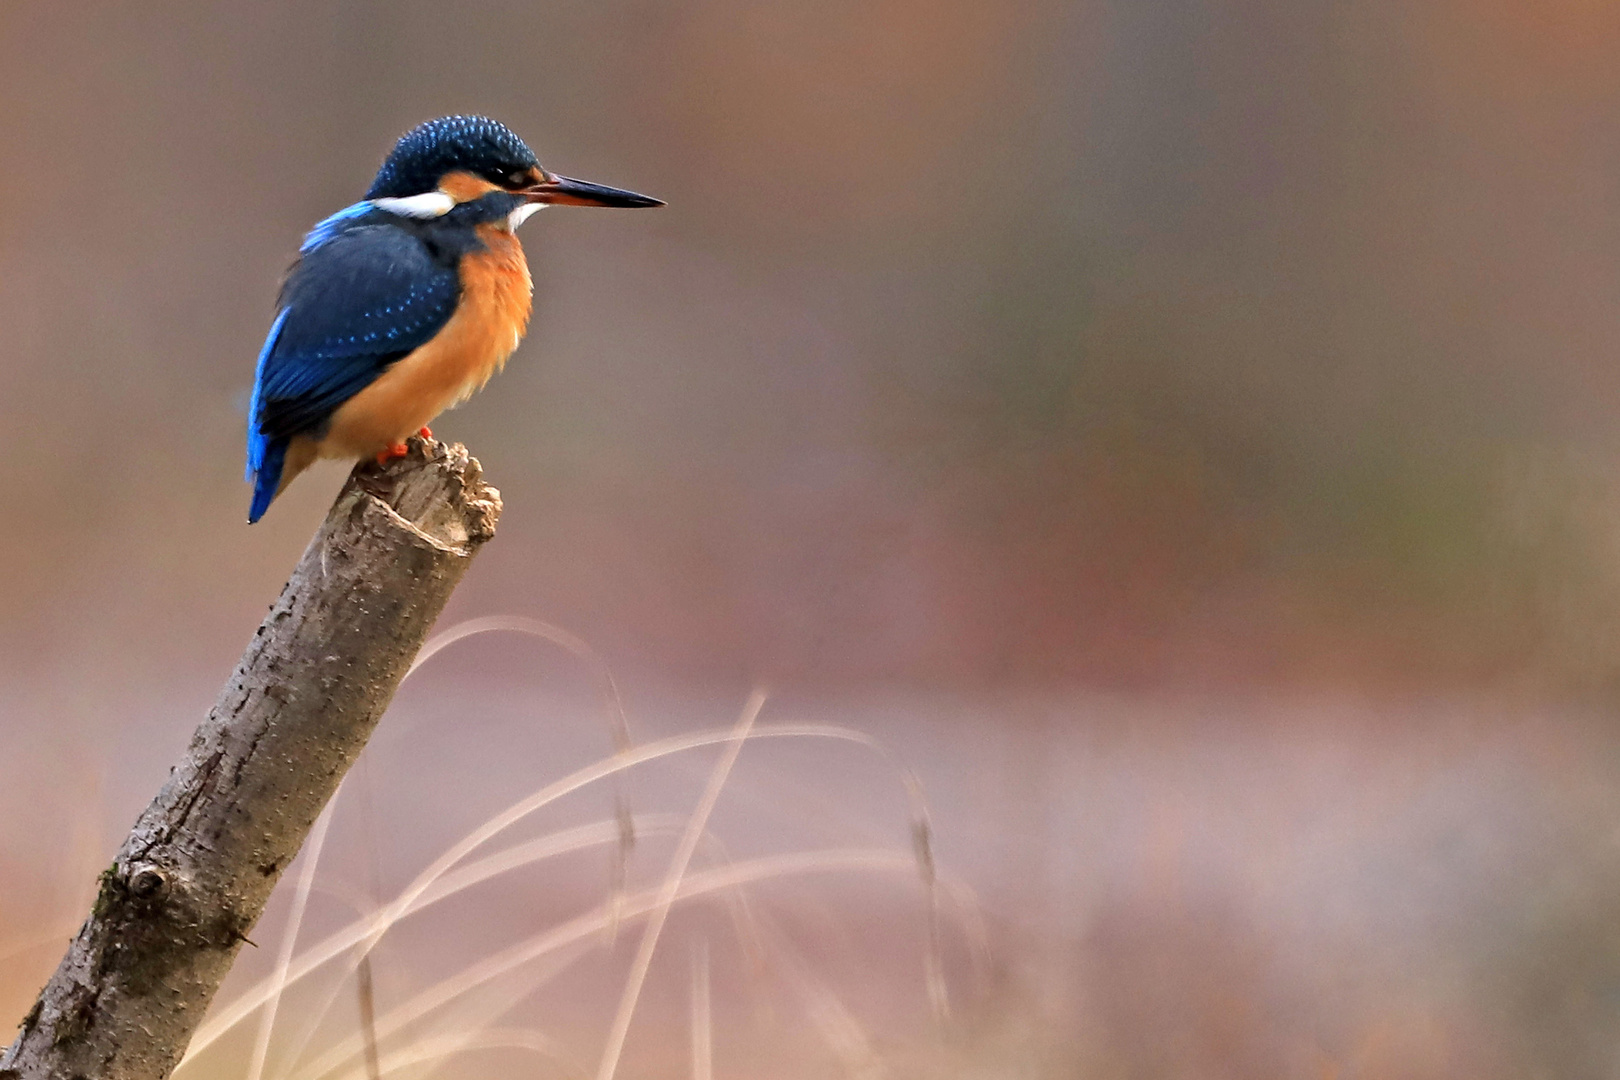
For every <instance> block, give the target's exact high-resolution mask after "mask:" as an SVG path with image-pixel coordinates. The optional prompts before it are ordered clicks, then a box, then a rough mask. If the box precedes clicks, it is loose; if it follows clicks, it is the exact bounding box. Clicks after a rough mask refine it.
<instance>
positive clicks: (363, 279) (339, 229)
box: [248, 204, 471, 521]
mask: <svg viewBox="0 0 1620 1080" xmlns="http://www.w3.org/2000/svg"><path fill="white" fill-rule="evenodd" d="M361 206H362V207H364V209H363V210H362V209H357V208H353V207H351V208H350V209H349V210H347V211H344V212H342V213H340V214H337V215H334V216H333V217H332V218H328V219H327V220H326V221H324V222H322V223H321V224H320V225H318V226H317V227H316V229H315V231H314V232H312V233H311V234H310V236H309V237H308V238H307V239H306V240H305V247H304V254H303V256H302V257H301V258H300V259H299V261H298V263H297V264H296V265H295V266H294V267H293V269H292V272H291V273H290V274H289V275H288V277H287V283H286V285H284V286H283V288H282V291H281V305H280V306H281V311H280V313H279V314H278V315H277V317H276V321H275V323H274V325H273V326H272V327H271V329H270V334H269V336H268V337H267V338H266V340H265V344H264V349H263V351H262V353H261V354H260V357H259V364H258V370H257V373H256V377H255V380H254V388H253V400H252V405H251V406H250V408H251V412H250V416H249V425H248V474H249V477H250V479H252V480H253V483H254V499H253V508H252V510H251V511H250V513H249V515H248V520H249V521H257V520H258V519H259V517H260V516H261V515H262V514H263V513H264V510H265V508H267V507H268V506H269V505H270V500H271V499H273V498H274V497H275V493H276V490H277V488H278V486H279V485H280V482H281V467H282V463H283V460H284V458H285V455H286V450H287V445H288V443H289V442H290V441H291V440H292V438H293V437H294V436H296V435H309V436H313V437H317V438H318V437H319V436H320V435H321V434H323V433H324V430H325V426H326V424H327V422H328V421H329V420H330V419H331V416H332V414H333V413H334V412H336V411H337V409H338V407H339V406H340V405H342V404H343V403H344V402H345V401H347V400H349V398H351V397H353V396H354V395H355V394H358V393H359V392H360V391H361V390H364V389H365V388H366V386H367V385H369V384H370V383H371V382H372V380H374V379H376V378H377V376H379V375H381V374H382V373H383V372H384V371H386V370H387V369H388V365H390V364H391V363H393V362H394V361H396V360H398V359H400V358H401V357H403V356H405V355H407V354H408V353H410V352H411V351H412V350H413V349H415V348H417V347H418V346H420V345H423V344H425V343H426V342H428V341H430V340H432V338H433V335H435V334H437V333H438V332H439V329H440V328H441V327H443V326H444V324H445V323H446V322H447V321H449V318H450V316H451V314H452V313H453V312H454V311H455V306H456V299H457V297H458V295H459V294H460V281H459V278H458V275H457V273H456V260H457V258H459V255H460V253H461V252H460V250H459V249H460V248H461V247H462V245H460V244H456V245H450V250H440V251H435V250H434V247H435V246H438V247H442V246H443V245H432V244H430V243H429V242H427V241H425V240H424V238H423V237H422V236H420V235H417V233H418V231H419V230H415V229H412V228H411V227H410V223H408V222H402V221H400V219H398V218H397V217H396V216H395V215H392V214H387V213H385V212H382V211H374V210H372V209H371V208H370V207H369V205H367V204H361ZM379 218H380V219H388V220H382V221H378V220H377V219H379ZM467 231H468V234H469V237H470V235H471V230H470V228H469V229H468V230H467Z"/></svg>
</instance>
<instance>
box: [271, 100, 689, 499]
mask: <svg viewBox="0 0 1620 1080" xmlns="http://www.w3.org/2000/svg"><path fill="white" fill-rule="evenodd" d="M557 203H561V204H565V205H570V206H618V207H635V206H663V205H664V204H663V202H662V201H660V200H658V199H654V198H650V197H648V196H646V195H637V194H636V193H635V192H633V191H624V190H621V189H619V188H611V187H604V186H603V185H601V184H592V183H587V182H586V181H583V180H572V179H569V178H568V177H566V176H558V175H557V174H555V173H551V172H547V171H546V170H545V169H543V168H541V167H540V163H539V161H537V160H536V159H535V156H534V152H533V151H532V150H530V149H529V147H528V146H527V145H526V144H525V143H524V142H523V140H522V139H520V138H518V137H517V135H515V134H513V132H512V131H511V130H510V129H509V128H507V127H506V126H505V125H503V124H500V123H497V122H496V121H494V120H491V119H489V118H488V117H483V116H446V117H441V118H440V119H437V120H430V121H428V122H427V123H425V124H421V125H419V126H417V127H415V128H412V129H411V130H410V131H408V132H406V133H405V134H404V135H403V136H401V137H400V139H399V141H398V142H397V143H396V144H395V145H394V148H393V150H392V151H391V152H390V153H389V154H388V157H387V158H386V159H385V160H384V161H383V163H382V167H381V168H380V169H378V170H377V177H376V179H375V180H373V181H372V182H371V188H370V190H368V191H367V192H366V197H365V199H364V200H362V201H361V202H357V203H355V204H354V205H353V206H349V207H346V208H344V209H342V210H339V211H338V212H337V213H335V214H333V215H332V216H331V217H329V218H327V219H326V220H325V221H322V222H321V223H320V224H318V225H316V226H315V228H314V229H312V230H311V231H310V233H309V235H308V236H306V237H305V238H304V242H303V244H302V245H301V246H300V247H299V249H298V258H297V261H295V262H294V263H293V266H292V268H291V269H290V270H289V271H288V273H287V277H286V280H285V282H284V283H283V285H282V288H281V295H280V298H279V299H278V301H277V303H276V317H275V321H274V322H273V323H272V324H271V326H270V333H269V336H267V337H266V338H265V342H264V347H263V348H262V349H261V350H260V351H259V360H258V365H257V368H256V369H255V372H254V378H253V397H252V399H251V401H250V403H249V405H248V437H247V480H248V482H249V483H251V484H252V485H253V500H252V503H251V504H250V506H249V509H248V521H249V522H250V523H251V522H255V521H258V520H259V519H260V518H261V517H263V516H264V512H265V511H266V510H267V509H268V508H269V506H270V503H271V500H273V499H274V498H275V497H276V496H277V495H279V494H280V493H281V492H282V491H283V490H284V489H285V488H286V486H287V485H288V484H289V483H291V482H292V480H293V478H294V477H296V476H297V475H298V474H299V473H301V472H303V471H304V470H305V469H306V468H308V467H309V465H310V464H311V463H312V462H314V461H315V460H316V459H317V458H364V457H371V456H375V457H376V458H377V459H378V460H379V461H382V460H386V459H388V458H389V457H397V456H402V455H404V454H405V452H406V450H405V439H406V438H407V437H409V436H410V435H412V434H416V433H418V432H420V433H421V434H422V435H423V436H424V437H427V436H430V435H431V434H432V433H431V432H430V431H429V430H428V426H427V425H428V424H429V423H431V422H432V420H433V419H434V417H436V416H438V415H439V414H440V413H441V412H443V411H444V410H446V409H448V408H452V407H454V406H456V405H458V404H460V403H461V402H463V401H465V400H466V399H467V398H468V397H470V396H472V395H473V394H474V393H476V392H477V391H478V390H479V389H481V388H482V387H483V385H484V384H485V383H486V382H488V381H489V379H490V377H491V376H492V375H494V374H495V373H496V372H498V371H500V370H501V368H502V367H504V366H505V364H506V360H507V358H508V357H510V356H511V355H512V352H513V350H515V349H516V348H517V346H518V342H520V341H522V340H523V334H524V331H525V330H527V329H528V325H529V312H530V308H531V303H532V295H533V292H534V285H533V282H532V280H531V279H530V277H529V267H528V263H527V262H526V261H525V260H524V257H523V246H522V245H521V244H520V243H518V240H517V237H516V235H515V232H516V230H517V227H518V226H519V225H521V224H522V223H523V221H524V220H525V219H526V218H528V217H529V215H531V214H533V213H534V212H535V211H536V210H540V209H543V208H544V207H546V206H550V205H553V204H557Z"/></svg>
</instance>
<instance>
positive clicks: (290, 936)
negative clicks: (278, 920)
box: [247, 784, 343, 1080]
mask: <svg viewBox="0 0 1620 1080" xmlns="http://www.w3.org/2000/svg"><path fill="white" fill-rule="evenodd" d="M342 791H343V787H342V785H341V784H339V785H338V790H337V792H336V793H334V794H333V796H332V799H331V801H330V802H328V803H327V804H326V809H325V810H322V811H321V816H320V817H318V818H316V819H315V827H314V828H313V829H311V830H310V833H309V839H308V840H307V841H305V843H304V850H303V859H304V865H303V867H302V868H301V869H300V870H299V872H298V885H297V887H296V888H295V889H294V891H293V903H292V910H291V911H289V912H288V913H287V929H286V930H285V931H283V933H282V935H281V946H280V948H278V949H277V950H276V969H275V972H274V973H273V974H272V975H271V976H270V990H271V996H270V1002H269V1005H268V1006H267V1007H266V1008H265V1010H264V1015H263V1016H261V1017H260V1018H259V1030H258V1033H257V1034H256V1035H255V1036H254V1039H253V1056H252V1058H251V1059H250V1060H249V1062H248V1071H247V1080H259V1078H260V1077H261V1076H263V1075H264V1059H265V1057H266V1056H267V1055H268V1054H269V1052H270V1033H271V1030H272V1029H273V1028H274V1027H275V1026H276V1010H277V1008H278V1007H279V1006H280V1004H281V993H282V991H283V990H284V989H285V988H286V986H287V972H288V970H289V969H290V968H291V967H292V958H293V949H294V948H295V947H296V946H297V944H298V931H299V929H300V928H301V927H302V926H303V924H304V911H305V909H306V908H307V907H308V905H309V893H310V889H311V888H313V887H314V884H315V870H316V867H318V866H319V865H320V861H321V850H322V849H323V848H325V847H326V831H327V829H329V828H330V827H331V825H332V811H333V808H334V807H335V806H337V797H338V794H341V793H342Z"/></svg>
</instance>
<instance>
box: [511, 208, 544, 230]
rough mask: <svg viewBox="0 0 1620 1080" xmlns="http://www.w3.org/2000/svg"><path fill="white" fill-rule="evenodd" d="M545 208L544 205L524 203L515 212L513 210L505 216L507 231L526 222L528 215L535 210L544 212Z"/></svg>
mask: <svg viewBox="0 0 1620 1080" xmlns="http://www.w3.org/2000/svg"><path fill="white" fill-rule="evenodd" d="M545 208H546V204H545V203H538V202H532V203H524V204H523V205H522V206H520V207H518V208H517V209H516V210H513V211H512V212H511V213H510V214H507V215H506V227H507V228H508V229H515V228H517V227H518V226H519V225H521V224H523V223H524V222H525V221H528V220H529V215H530V214H532V213H534V212H535V211H536V210H544V209H545Z"/></svg>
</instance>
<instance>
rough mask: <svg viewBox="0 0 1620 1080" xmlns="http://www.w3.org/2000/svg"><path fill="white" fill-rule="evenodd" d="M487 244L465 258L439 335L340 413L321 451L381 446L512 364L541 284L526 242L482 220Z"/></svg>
mask: <svg viewBox="0 0 1620 1080" xmlns="http://www.w3.org/2000/svg"><path fill="white" fill-rule="evenodd" d="M478 234H479V237H480V239H482V240H483V241H484V243H485V245H486V246H487V249H486V250H484V251H478V252H474V253H473V254H471V255H467V256H465V257H463V258H462V260H461V301H460V303H459V304H457V305H456V312H455V314H454V315H452V316H451V317H450V321H449V322H447V323H445V324H444V327H443V329H441V330H440V331H439V333H438V334H437V335H436V336H435V337H434V338H433V340H432V341H430V342H428V343H427V344H426V345H423V346H422V347H421V348H419V349H417V350H415V351H414V352H412V353H410V354H409V355H408V356H406V357H404V358H403V359H401V360H399V361H398V362H396V363H395V364H394V365H393V366H392V367H390V368H389V369H388V370H387V371H386V372H384V373H383V374H382V376H381V377H380V378H378V379H377V381H375V382H373V383H372V384H371V385H370V386H368V387H366V388H365V389H364V390H362V391H360V392H359V393H358V394H356V395H355V396H354V397H352V398H350V399H349V400H348V401H346V402H344V403H343V405H342V406H340V407H339V408H338V410H337V412H335V413H333V414H332V426H331V428H330V429H329V430H328V432H327V435H326V438H324V439H323V440H321V442H320V444H319V445H318V447H317V452H318V454H319V455H320V456H321V457H365V456H367V455H370V454H375V453H377V452H379V451H381V450H382V449H383V448H385V447H387V446H388V445H390V444H392V443H397V442H401V441H403V440H404V439H405V437H406V436H408V435H412V434H414V433H415V432H416V430H417V429H418V428H420V427H422V426H424V425H426V424H428V423H430V422H431V421H432V420H433V418H434V417H436V416H438V415H439V414H440V413H442V412H444V410H446V409H448V408H451V407H453V406H455V405H459V404H460V403H461V402H463V401H465V400H467V398H469V397H471V396H472V395H473V394H474V393H476V392H477V391H478V390H479V389H480V388H481V387H482V386H483V385H484V384H485V383H486V382H488V381H489V379H490V376H492V375H494V374H495V373H496V372H497V371H499V370H501V368H502V367H504V366H505V365H506V359H507V357H509V356H511V355H512V350H513V349H516V348H517V346H518V342H519V341H522V340H523V333H524V331H525V330H527V329H528V327H529V311H530V308H531V304H532V297H533V293H534V285H533V282H532V281H531V279H530V277H529V264H528V263H527V262H526V261H524V258H523V247H522V245H521V244H519V243H518V240H517V237H515V236H513V235H512V233H511V232H510V231H509V230H507V229H503V228H499V227H497V226H493V225H480V226H479V227H478Z"/></svg>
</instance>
